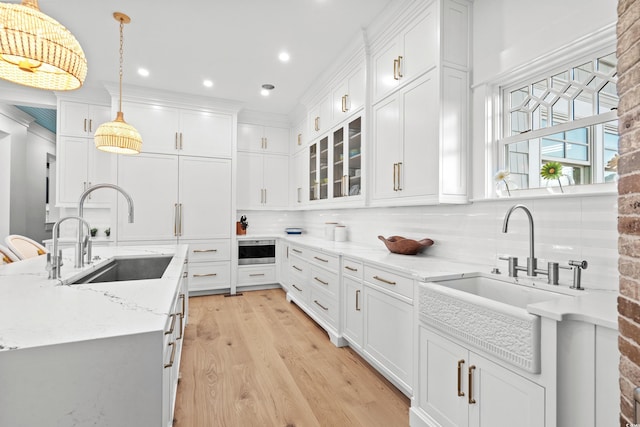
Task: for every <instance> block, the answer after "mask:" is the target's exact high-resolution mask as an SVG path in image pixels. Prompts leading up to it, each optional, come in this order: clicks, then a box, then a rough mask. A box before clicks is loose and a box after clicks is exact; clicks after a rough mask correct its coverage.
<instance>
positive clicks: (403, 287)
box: [364, 265, 413, 300]
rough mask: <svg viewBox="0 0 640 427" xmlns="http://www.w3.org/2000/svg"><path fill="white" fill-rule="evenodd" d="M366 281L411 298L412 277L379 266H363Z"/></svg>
mask: <svg viewBox="0 0 640 427" xmlns="http://www.w3.org/2000/svg"><path fill="white" fill-rule="evenodd" d="M364 278H365V280H366V281H367V282H369V283H371V284H374V285H376V286H379V287H381V288H384V289H387V290H390V291H391V292H395V293H397V294H400V295H402V296H405V297H407V298H409V299H411V300H413V279H410V278H408V277H404V276H400V275H399V274H397V273H394V272H391V271H387V270H384V269H381V268H376V267H371V266H368V265H365V266H364Z"/></svg>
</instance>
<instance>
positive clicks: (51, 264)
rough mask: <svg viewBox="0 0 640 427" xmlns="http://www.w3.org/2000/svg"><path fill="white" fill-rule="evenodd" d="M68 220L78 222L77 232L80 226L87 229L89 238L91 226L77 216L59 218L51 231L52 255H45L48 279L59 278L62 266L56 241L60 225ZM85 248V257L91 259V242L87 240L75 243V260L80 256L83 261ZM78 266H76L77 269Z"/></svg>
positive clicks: (60, 254) (80, 228)
mask: <svg viewBox="0 0 640 427" xmlns="http://www.w3.org/2000/svg"><path fill="white" fill-rule="evenodd" d="M69 219H75V220H77V221H78V222H79V225H80V226H79V227H78V228H79V230H82V225H84V226H85V227H86V228H87V237H88V236H89V233H90V230H91V226H90V225H89V223H88V222H87V221H86V220H84V219H83V218H81V217H79V216H66V217H64V218H60V219H59V220H58V221H57V222H56V223H55V224H54V225H53V230H52V231H51V237H52V239H53V251H52V252H53V254H51V253H48V254H47V266H46V270H47V271H48V272H49V279H59V278H60V267H61V266H62V251H58V239H59V238H60V224H62V223H63V222H64V221H67V220H69ZM85 248H87V256H88V258H89V259H91V241H90V240H89V239H88V238H87V239H86V240H85V241H80V242H78V243H76V259H77V258H78V256H80V258H81V259H83V255H84V251H85ZM77 267H78V266H76V268H77Z"/></svg>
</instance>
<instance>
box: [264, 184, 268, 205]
mask: <svg viewBox="0 0 640 427" xmlns="http://www.w3.org/2000/svg"><path fill="white" fill-rule="evenodd" d="M264 204H265V205H266V204H267V189H266V188H265V189H264Z"/></svg>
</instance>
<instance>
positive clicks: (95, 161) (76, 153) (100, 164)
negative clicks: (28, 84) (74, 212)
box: [56, 100, 115, 207]
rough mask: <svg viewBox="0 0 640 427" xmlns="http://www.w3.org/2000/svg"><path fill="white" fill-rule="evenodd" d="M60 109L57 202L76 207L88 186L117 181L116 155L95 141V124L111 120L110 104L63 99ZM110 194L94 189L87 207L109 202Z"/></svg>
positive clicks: (59, 105)
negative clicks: (93, 103)
mask: <svg viewBox="0 0 640 427" xmlns="http://www.w3.org/2000/svg"><path fill="white" fill-rule="evenodd" d="M58 111H59V114H58V134H57V137H58V138H57V144H56V145H57V162H58V167H57V169H56V173H57V175H58V176H57V179H56V185H57V191H56V198H57V200H56V205H57V206H74V207H75V206H77V205H78V200H79V199H80V194H82V192H83V191H84V190H85V189H86V188H87V187H89V186H91V185H94V184H100V183H114V182H115V179H114V175H115V174H114V168H113V166H114V163H115V156H113V155H112V154H109V153H105V152H103V151H100V150H98V149H97V148H96V147H95V143H94V141H93V133H94V132H95V130H96V128H97V127H98V126H99V125H101V124H102V123H104V122H108V121H110V120H111V118H110V117H109V114H110V108H109V107H107V106H103V105H92V104H85V103H81V102H75V101H66V100H60V101H59V104H58ZM111 196H112V194H110V193H109V192H101V191H97V192H95V193H92V194H91V195H89V198H88V199H87V207H91V206H93V207H104V206H109V203H110V201H111V200H112V198H111Z"/></svg>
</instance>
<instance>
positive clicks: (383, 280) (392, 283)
mask: <svg viewBox="0 0 640 427" xmlns="http://www.w3.org/2000/svg"><path fill="white" fill-rule="evenodd" d="M373 278H374V279H376V280H379V281H381V282H382V283H386V284H388V285H395V284H396V282H392V281H391V280H387V279H383V278H382V277H379V276H373Z"/></svg>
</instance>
